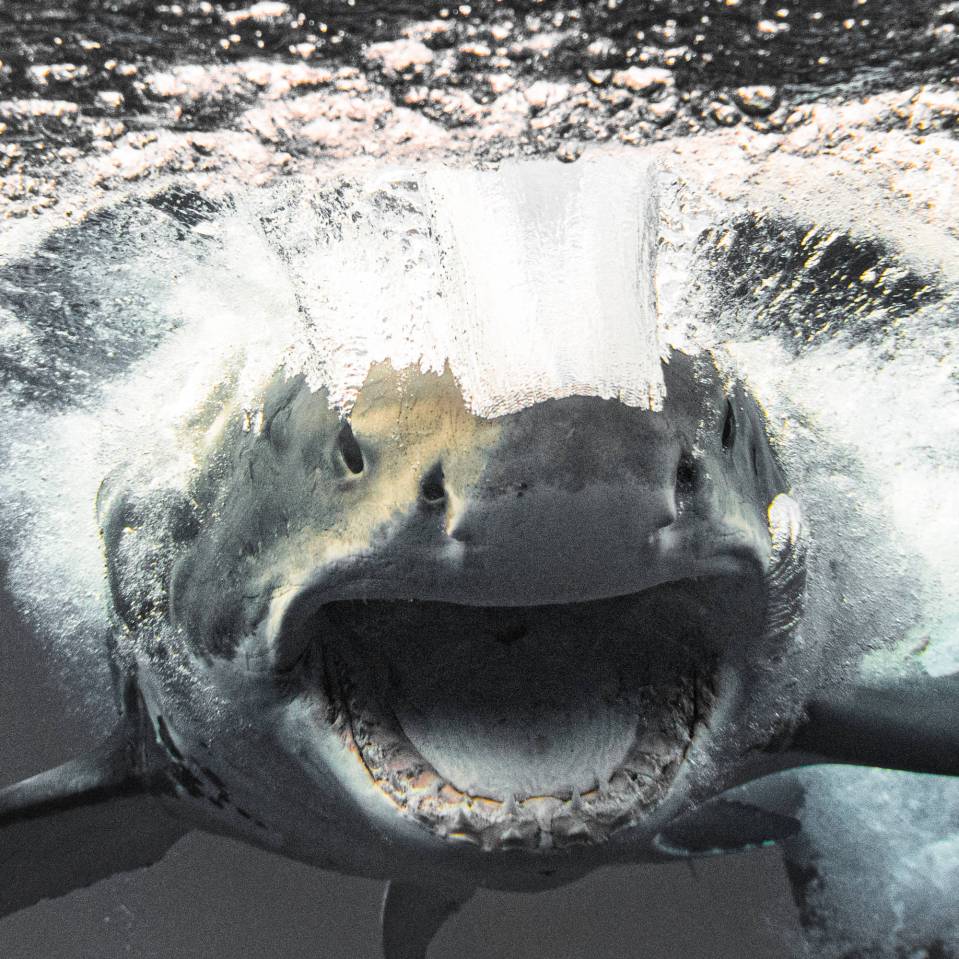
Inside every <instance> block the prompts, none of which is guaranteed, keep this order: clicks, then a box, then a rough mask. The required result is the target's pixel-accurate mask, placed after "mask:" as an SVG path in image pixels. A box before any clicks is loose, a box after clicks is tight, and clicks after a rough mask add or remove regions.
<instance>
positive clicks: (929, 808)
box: [0, 153, 959, 954]
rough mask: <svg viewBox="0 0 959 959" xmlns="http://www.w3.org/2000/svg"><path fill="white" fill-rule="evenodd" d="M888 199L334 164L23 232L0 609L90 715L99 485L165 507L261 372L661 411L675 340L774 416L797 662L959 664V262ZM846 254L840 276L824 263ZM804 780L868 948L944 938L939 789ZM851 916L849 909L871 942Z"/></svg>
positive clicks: (952, 861)
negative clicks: (800, 647) (138, 493)
mask: <svg viewBox="0 0 959 959" xmlns="http://www.w3.org/2000/svg"><path fill="white" fill-rule="evenodd" d="M724 162H725V161H724V157H723V155H722V154H721V153H720V154H717V156H715V157H714V158H713V164H714V167H721V166H722V165H723V163H724ZM713 172H714V171H713ZM824 182H825V181H824ZM824 189H826V187H825V186H824ZM162 192H163V191H162V190H161V191H160V194H162ZM881 198H882V194H881V192H880V190H879V187H878V186H877V187H876V193H875V194H874V195H871V196H870V195H867V194H863V195H862V197H861V199H862V206H863V208H864V210H865V209H867V208H868V212H869V217H866V215H865V213H864V215H863V220H862V221H856V220H850V221H849V222H846V223H845V224H843V223H835V222H826V220H827V218H828V217H827V214H826V213H824V212H823V208H825V207H829V204H828V203H827V202H825V201H820V202H819V203H816V204H812V203H811V202H807V201H806V200H805V199H804V198H802V197H792V196H789V195H784V196H783V197H782V198H780V200H779V201H778V202H777V203H776V204H773V203H772V201H770V200H769V194H768V192H767V193H766V194H762V195H761V196H760V198H759V199H751V198H750V196H749V195H746V196H739V197H735V198H730V197H726V196H724V195H723V194H722V191H720V190H718V189H716V188H715V187H714V186H712V185H711V184H710V181H709V178H708V177H707V176H706V175H705V173H704V171H703V170H701V169H700V168H699V159H698V158H697V160H696V162H687V163H685V165H684V161H683V160H682V158H674V159H672V160H670V159H668V158H667V159H663V158H662V157H653V156H652V155H651V156H650V157H648V158H647V157H645V156H644V157H642V158H639V159H637V155H636V154H630V156H629V158H626V157H622V156H618V155H616V154H606V155H603V156H601V157H597V158H595V159H590V158H589V156H587V157H586V158H584V159H583V160H581V161H579V162H577V163H576V164H573V165H570V166H563V165H560V164H557V163H555V162H552V161H536V162H530V163H525V164H523V163H512V164H508V165H503V166H501V167H500V168H498V169H494V170H454V169H446V168H435V169H425V170H399V169H393V168H390V169H384V170H382V171H380V172H373V173H370V172H366V173H364V174H363V175H362V176H360V175H356V174H354V173H352V172H351V171H350V170H349V169H345V170H343V171H342V172H340V173H337V174H335V175H334V174H331V175H329V176H326V177H325V178H317V179H311V180H296V181H290V182H286V183H282V184H280V185H278V186H273V187H270V188H264V189H262V190H248V189H247V190H242V191H238V192H236V193H235V194H233V195H229V196H227V195H224V196H222V197H221V198H219V199H218V200H216V201H215V202H212V203H209V202H204V203H203V204H198V201H197V199H196V198H195V197H193V198H191V197H190V196H185V197H184V198H182V200H181V201H178V202H177V203H172V202H167V201H163V202H159V201H156V197H154V198H153V199H150V198H148V197H145V196H133V195H131V196H130V197H129V198H128V199H127V200H126V201H124V202H120V203H118V204H116V205H115V207H114V208H112V209H111V210H107V211H104V212H103V214H102V217H101V218H100V219H99V220H98V219H96V218H95V217H94V218H91V219H90V220H88V221H87V222H85V223H81V224H79V225H77V226H73V227H69V228H67V227H65V226H63V225H62V224H57V225H56V226H55V227H51V231H50V233H49V235H48V236H47V239H46V240H44V239H43V238H42V237H41V238H38V236H37V234H36V233H31V234H30V236H29V243H26V242H25V243H24V245H23V246H22V248H21V249H20V251H19V252H18V251H16V250H15V249H14V248H13V244H10V246H8V248H7V249H8V254H7V255H6V257H5V258H4V259H3V260H2V261H0V282H2V284H3V285H2V287H0V289H2V290H3V291H5V292H7V293H8V294H10V295H9V297H8V300H9V302H8V305H7V306H6V307H5V308H4V309H3V310H2V311H0V353H2V356H3V358H4V359H3V360H2V362H3V363H4V364H5V365H4V371H5V372H6V373H7V375H8V381H9V384H10V385H9V388H8V390H7V391H6V393H5V395H4V397H3V398H2V400H0V402H2V408H3V412H4V419H5V421H6V423H7V429H6V430H5V431H4V436H3V439H2V440H0V445H2V451H3V457H4V469H3V471H2V474H0V527H2V533H3V539H4V551H5V553H6V555H8V556H9V574H8V575H9V582H10V587H11V589H12V592H13V593H14V595H15V597H16V599H17V601H18V603H19V604H20V605H21V607H22V608H23V609H24V610H25V611H26V613H27V614H28V615H29V616H30V617H31V618H32V620H33V621H34V622H35V623H36V624H37V626H38V628H39V630H40V632H41V634H42V635H43V636H44V637H45V642H46V643H47V648H48V650H49V654H50V656H51V657H52V658H54V659H55V660H56V661H57V662H58V663H59V664H61V665H62V668H63V670H64V672H65V673H69V674H72V678H73V681H75V682H76V683H77V684H78V685H83V686H86V687H87V688H88V689H89V690H90V698H91V703H92V704H94V705H97V704H99V706H100V708H102V709H107V708H108V703H106V702H105V696H104V688H105V686H104V684H105V677H106V659H105V645H104V642H105V636H106V633H107V631H108V629H109V619H108V613H107V597H106V586H105V574H104V565H103V558H102V552H101V546H100V541H99V532H98V529H97V521H96V515H95V502H96V497H97V492H98V489H99V488H100V485H101V483H102V482H103V480H104V479H105V478H107V477H109V476H110V475H111V474H113V473H114V472H115V471H116V470H119V469H125V468H127V464H130V463H133V464H134V469H133V470H132V472H131V474H130V475H135V476H136V477H137V478H138V481H139V482H141V483H143V484H145V485H148V486H154V487H156V488H167V487H180V488H182V486H183V485H184V484H185V483H186V482H187V480H188V478H189V476H190V474H191V472H192V471H193V470H194V469H195V468H196V465H197V463H198V461H199V459H200V458H201V457H202V456H203V455H204V451H205V450H206V449H207V448H208V446H209V444H210V443H211V442H212V441H213V439H214V438H215V436H216V433H217V430H218V421H217V417H218V411H219V410H221V409H224V408H226V407H227V406H229V405H231V404H239V405H240V406H241V407H242V408H244V409H246V410H247V415H248V419H249V423H250V428H254V429H255V428H256V422H257V417H256V414H257V408H258V404H259V402H260V392H261V390H262V387H263V384H264V382H265V380H266V379H267V378H268V377H269V376H270V375H271V374H272V373H273V372H274V371H275V370H277V369H278V368H280V367H283V368H285V369H286V370H287V372H288V373H289V374H290V375H295V374H299V373H302V374H304V375H305V376H306V378H307V380H308V382H309V383H310V384H311V385H312V386H313V387H314V388H317V389H318V388H321V387H322V388H324V389H326V390H328V392H329V396H330V402H331V403H332V404H333V405H335V406H337V407H339V408H340V409H342V410H343V411H344V412H348V411H349V408H350V404H351V402H352V399H353V398H354V397H355V395H356V393H357V391H358V390H359V388H360V387H361V386H362V383H363V381H364V379H365V378H366V376H367V374H368V372H369V370H370V368H371V366H372V365H374V364H377V363H384V362H389V363H391V364H392V365H393V366H394V367H395V368H397V369H404V368H408V367H417V368H420V369H423V370H431V371H434V372H437V373H439V372H442V371H443V370H444V368H446V367H447V366H448V367H449V368H450V370H451V371H452V373H453V374H454V376H455V377H456V378H457V380H458V382H459V384H460V386H461V388H462V390H463V394H464V397H465V399H466V400H467V402H468V403H469V405H470V406H471V408H472V409H473V410H474V411H475V412H476V413H477V414H478V415H481V416H497V415H502V414H505V413H508V412H511V411H514V410H517V409H522V408H523V407H525V406H528V405H530V404H531V403H534V402H538V401H540V400H544V399H548V398H550V397H561V396H568V395H591V396H601V397H618V398H619V399H621V400H622V401H623V402H625V403H628V404H630V405H636V406H641V407H648V408H652V409H656V408H658V407H659V406H660V404H661V402H662V399H663V389H664V388H663V377H662V368H661V363H662V362H663V359H664V357H665V356H667V355H668V351H669V349H670V348H671V347H672V346H676V345H681V346H682V347H683V348H685V349H688V350H691V351H695V350H703V349H711V350H714V351H715V354H716V356H717V358H718V359H719V360H720V362H722V363H724V364H726V365H727V366H728V368H729V369H730V371H731V372H736V373H737V374H739V375H743V376H745V378H746V379H747V380H748V382H749V383H750V384H751V386H752V388H753V389H754V390H755V391H756V393H757V395H758V397H759V398H760V400H761V401H762V403H763V405H764V407H765V409H766V411H767V414H768V416H769V426H770V432H771V434H772V437H773V440H774V443H775V445H776V447H777V450H778V452H779V454H780V456H781V458H782V460H783V463H784V466H785V468H786V471H787V473H788V475H789V476H790V478H791V481H792V483H793V485H794V495H795V497H796V498H797V500H798V501H799V502H800V503H801V505H802V508H803V510H804V513H805V515H806V519H807V522H808V525H809V527H810V529H811V530H812V535H813V539H814V549H813V555H812V558H811V561H810V562H811V579H810V586H809V613H808V616H807V623H806V627H805V629H804V633H803V636H802V637H801V641H802V642H805V643H807V644H808V645H809V647H810V649H815V648H821V649H822V650H823V653H822V657H823V660H824V664H825V666H826V667H829V668H832V669H836V670H838V671H844V670H845V671H855V670H856V669H859V668H861V669H862V670H863V671H865V672H866V673H868V674H869V675H870V676H871V677H889V676H892V675H896V674H899V673H903V672H907V671H917V672H918V671H922V670H925V671H927V672H929V673H932V674H935V675H946V674H950V673H953V672H956V671H959V359H957V357H959V334H957V326H959V323H957V316H959V314H957V311H956V295H957V283H956V278H955V274H954V273H953V274H950V273H949V272H948V271H946V270H944V269H943V267H942V264H943V263H944V262H945V263H948V262H950V260H949V258H950V256H952V257H956V256H957V247H959V240H957V239H956V238H955V236H954V235H953V234H952V233H950V232H949V231H948V230H946V229H942V230H941V232H940V234H939V236H940V241H941V242H940V244H939V248H938V249H937V251H936V252H937V256H936V258H935V262H933V263H930V261H929V259H928V258H927V257H925V255H924V254H923V252H922V251H921V250H919V251H918V252H917V250H916V247H915V244H912V243H911V239H912V237H913V236H914V231H913V230H912V229H911V226H910V224H909V223H908V222H907V221H905V220H903V221H901V222H900V221H897V219H896V218H895V217H890V218H889V221H888V222H885V223H880V224H877V223H876V222H875V220H876V217H875V215H874V211H875V209H876V206H877V204H881ZM840 199H841V200H842V202H840ZM847 200H848V197H844V198H839V199H837V202H836V203H835V204H834V205H833V208H834V209H839V208H842V209H844V210H845V209H848V208H849V204H848V202H846V201H847ZM197 210H199V212H196V211H197ZM867 220H868V223H867ZM771 223H772V224H774V226H775V228H774V229H773V228H772V227H770V224H771ZM817 229H818V230H819V233H818V234H817V233H816V232H815V231H816V230H817ZM930 229H931V228H930ZM67 232H68V233H69V243H67V244H61V245H57V244H56V242H53V241H55V240H56V238H57V236H58V235H59V234H62V233H67ZM927 234H928V230H927ZM817 236H818V237H820V239H816V237H817ZM810 237H811V238H810ZM843 244H845V246H843ZM837 249H842V250H845V251H846V252H845V253H844V254H843V256H845V257H846V258H847V259H849V258H858V260H857V262H860V261H861V265H860V266H859V267H857V270H856V271H855V272H854V273H850V274H849V275H846V274H845V273H843V272H842V269H841V267H839V266H837V267H835V268H834V267H833V266H830V267H828V269H827V268H826V267H824V266H823V264H824V263H827V262H829V260H828V258H829V256H831V255H833V254H834V253H835V251H836V250H837ZM830 251H832V252H830ZM841 259H842V258H841V257H840V260H841ZM11 291H12V292H11ZM65 326H69V328H70V329H71V330H72V331H73V332H72V333H71V334H70V336H65V335H60V334H58V333H57V332H56V331H57V330H58V329H60V330H62V329H63V328H65ZM809 662H810V666H811V668H813V667H815V657H813V656H812V655H810V658H809ZM860 662H862V664H863V665H862V666H861V667H860V665H859V664H860ZM804 775H805V776H806V777H807V778H808V780H809V782H810V784H814V785H815V790H811V792H813V791H815V796H816V799H815V800H814V801H812V802H810V804H809V807H808V810H807V814H806V828H807V830H808V832H809V834H810V835H811V836H812V837H813V838H814V839H816V841H817V842H819V843H820V844H821V846H822V847H823V848H824V849H825V850H827V852H826V853H824V858H823V868H824V869H832V870H833V871H834V874H835V875H836V876H837V877H839V878H837V881H839V880H840V878H843V880H844V881H849V882H855V881H856V877H855V875H854V873H855V872H856V868H858V867H856V866H855V863H863V862H866V863H869V864H870V868H871V869H872V870H873V873H872V876H871V878H870V881H869V883H868V884H866V885H863V886H861V889H862V890H863V897H862V902H863V903H865V902H866V901H867V900H868V902H872V903H880V904H881V905H880V906H877V907H876V908H880V910H886V911H887V912H888V913H889V915H891V916H893V918H894V920H895V921H894V922H893V923H892V926H890V925H889V924H888V923H887V924H886V926H884V927H883V928H893V929H894V931H893V932H891V933H888V936H892V937H893V938H892V939H889V940H888V943H887V945H888V944H889V943H892V946H890V948H894V946H895V939H894V937H895V935H897V934H898V933H896V932H895V930H896V929H900V928H905V927H907V926H908V925H909V924H910V923H911V924H912V927H915V928H919V929H920V930H921V931H922V930H926V931H928V935H929V936H930V937H940V938H941V937H943V936H948V935H952V936H955V934H956V933H955V929H954V928H952V930H951V931H950V926H949V924H948V923H946V922H945V921H944V920H943V919H942V917H943V916H946V915H949V914H950V913H951V911H952V910H954V905H955V903H954V894H953V893H952V892H951V890H954V888H955V880H956V876H955V872H956V862H957V855H959V854H957V851H956V843H957V842H959V838H957V837H959V823H957V821H956V810H957V809H959V790H957V788H956V785H955V784H953V783H948V782H943V781H939V780H934V779H928V778H923V777H914V776H905V775H892V774H890V773H884V772H879V771H875V772H873V771H843V772H838V773H836V772H831V771H814V772H809V773H806V774H804ZM847 841H851V843H852V848H853V849H854V850H858V852H854V853H848V852H844V851H843V850H845V849H848V848H849V846H848V845H847V846H843V845H842V843H843V842H847ZM857 856H858V858H856V857H857ZM873 877H874V878H873ZM851 902H852V900H847V901H846V902H845V904H844V905H843V906H841V911H842V915H841V916H840V917H839V918H840V920H841V922H842V924H843V927H844V928H846V929H851V930H852V932H851V933H850V935H853V936H855V935H859V934H860V933H861V936H862V937H863V938H862V941H863V942H865V941H867V932H868V931H866V930H859V932H856V929H855V924H856V922H857V921H865V920H864V919H863V918H862V917H863V915H864V913H863V909H864V908H865V906H862V904H860V905H861V906H862V907H861V908H858V907H856V906H855V903H853V904H850V903H851ZM837 908H840V907H837ZM857 917H858V918H857ZM897 923H898V925H896V924H897ZM917 924H918V926H917ZM884 935H887V934H886V933H884ZM823 950H824V953H823V954H827V953H826V947H825V946H823Z"/></svg>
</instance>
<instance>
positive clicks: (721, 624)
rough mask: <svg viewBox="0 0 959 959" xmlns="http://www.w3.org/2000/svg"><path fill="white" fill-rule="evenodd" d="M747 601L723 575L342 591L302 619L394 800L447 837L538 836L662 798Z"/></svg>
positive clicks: (548, 843) (552, 842)
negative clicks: (525, 598)
mask: <svg viewBox="0 0 959 959" xmlns="http://www.w3.org/2000/svg"><path fill="white" fill-rule="evenodd" d="M751 600H753V601H751ZM754 600H755V594H754V592H753V591H752V589H751V588H750V586H749V585H748V584H747V583H745V582H744V581H742V580H739V579H734V578H732V577H714V578H708V579H697V580H685V581H681V582H675V583H667V584H663V585H660V586H657V587H654V588H652V589H648V590H644V591H643V592H640V593H635V594H632V595H628V596H620V597H614V598H608V599H599V600H592V601H589V602H580V603H569V604H561V605H550V606H528V607H515V606H513V607H492V606H466V605H458V604H454V603H447V602H431V601H409V600H388V599H376V600H369V601H363V600H344V601H337V602H329V603H326V604H325V605H323V606H322V607H321V608H320V609H319V610H318V611H317V612H316V613H315V614H314V616H313V619H312V622H311V624H310V630H311V631H312V632H313V635H314V636H315V637H316V642H315V646H314V648H315V649H317V650H318V651H322V672H323V675H324V682H325V684H326V687H327V690H328V693H329V696H330V699H331V701H332V702H333V703H334V707H335V712H336V719H335V721H336V723H337V724H338V728H339V729H340V731H341V733H342V735H343V736H344V739H345V740H346V742H347V743H348V744H349V746H350V747H351V748H354V749H355V751H356V752H357V754H358V756H359V757H360V758H361V760H362V762H363V764H364V765H365V767H366V770H367V771H368V772H369V775H370V776H371V778H372V779H373V780H374V781H375V783H376V784H377V785H378V786H379V788H380V789H381V790H382V791H383V792H384V793H385V794H386V795H387V796H388V797H389V798H390V799H391V800H392V801H393V802H394V803H395V804H396V805H397V806H399V807H400V808H401V809H402V810H403V811H404V812H406V813H407V814H409V815H411V816H413V817H415V818H416V819H418V820H419V821H421V822H423V823H424V824H426V825H428V826H429V827H430V828H431V829H433V830H434V831H436V832H437V833H439V834H440V835H443V836H445V837H447V838H449V839H450V840H455V841H460V842H466V843H472V844H475V845H478V846H481V847H483V848H485V849H494V848H522V849H549V848H556V847H563V846H568V845H575V844H584V843H593V842H600V841H602V840H603V839H605V838H606V837H607V836H608V835H609V833H610V832H611V831H613V830H615V829H617V828H619V827H622V826H626V825H629V824H631V823H633V822H636V821H638V820H640V819H641V818H642V817H643V815H644V814H646V813H648V812H649V811H650V810H651V809H652V808H654V807H655V806H656V805H657V804H658V803H659V802H660V801H661V800H662V799H663V797H664V796H665V795H666V793H667V791H668V789H669V786H670V784H671V783H672V781H673V780H674V778H675V776H676V774H677V772H678V771H679V769H680V767H681V765H682V762H683V760H684V758H685V757H686V754H687V753H688V751H689V749H690V747H691V745H692V744H693V742H694V741H695V739H696V737H697V735H698V734H699V732H700V731H701V729H702V728H704V727H705V726H706V725H707V724H708V722H709V717H710V714H711V712H712V709H713V704H714V702H715V700H716V682H717V664H718V662H719V660H720V657H721V652H722V650H723V649H724V648H728V644H730V643H732V642H736V641H739V642H742V641H743V640H744V639H745V638H746V635H748V634H750V633H752V634H753V635H754V634H755V633H754V631H755V629H756V628H757V626H758V623H759V619H758V616H760V615H761V609H759V610H757V609H756V606H757V604H756V603H755V602H754ZM744 634H746V635H744Z"/></svg>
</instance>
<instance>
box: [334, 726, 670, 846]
mask: <svg viewBox="0 0 959 959" xmlns="http://www.w3.org/2000/svg"><path fill="white" fill-rule="evenodd" d="M353 715H354V716H356V715H357V713H355V712H354V713H353ZM350 734H351V738H352V739H353V742H354V743H355V744H356V747H357V749H358V750H359V753H360V755H361V756H362V759H363V763H364V765H365V766H366V768H367V770H368V771H369V773H370V776H371V777H372V778H373V780H374V782H375V783H376V784H377V786H378V787H379V788H380V789H381V790H382V791H383V792H384V793H385V794H386V795H387V796H389V797H390V798H391V799H392V800H393V802H394V803H396V805H397V806H398V807H399V808H400V809H401V810H402V811H403V812H404V813H405V814H406V815H408V816H410V817H412V818H414V819H416V820H418V821H420V822H422V823H424V824H426V825H428V826H429V827H430V828H431V829H432V830H433V831H435V832H437V833H438V834H439V835H441V836H443V837H445V838H447V839H449V840H450V841H451V842H457V843H463V844H467V845H472V846H477V847H480V848H482V849H485V850H493V849H525V850H537V849H539V850H548V849H554V848H559V849H562V848H567V847H571V846H578V845H589V844H595V843H599V842H602V841H604V840H605V839H606V838H607V837H608V836H609V834H610V833H611V832H613V831H614V830H615V829H618V828H622V827H624V826H627V825H629V824H630V823H631V822H633V821H634V820H635V818H636V817H637V816H638V815H639V814H641V812H642V811H643V810H644V809H648V808H650V807H651V806H653V805H655V804H656V803H657V802H658V801H659V800H660V799H661V798H662V796H663V794H664V793H665V790H666V786H667V784H668V783H669V782H670V781H671V779H672V773H673V770H674V768H675V767H676V766H677V765H678V763H679V762H680V761H681V758H682V754H683V752H684V747H685V746H686V742H683V741H681V740H680V741H677V742H676V743H675V744H673V745H672V748H670V749H669V750H668V751H667V752H666V755H665V756H664V755H663V753H659V754H658V755H657V756H656V757H655V758H654V757H653V756H651V755H647V754H638V755H637V756H636V757H635V758H634V759H633V761H632V762H630V763H629V765H627V766H624V767H623V768H621V769H619V770H618V771H617V772H616V773H615V774H614V775H613V776H612V778H611V779H610V781H609V783H608V784H607V785H605V786H604V787H602V788H601V789H594V790H592V791H591V792H588V793H585V794H583V795H582V796H580V795H578V794H576V793H574V794H572V795H571V796H569V797H566V798H563V797H560V796H533V797H529V798H526V799H522V800H517V799H511V800H507V801H505V802H503V801H500V800H495V799H490V798H486V797H482V796H471V795H469V794H467V793H464V792H461V791H460V790H458V789H457V788H456V787H455V786H453V785H452V784H451V783H449V782H447V781H446V780H444V779H443V778H442V777H441V776H439V774H438V773H436V772H435V770H433V769H432V768H431V767H430V766H429V765H428V764H426V763H425V762H424V761H423V760H422V759H419V758H417V757H414V756H412V755H411V754H410V747H409V746H407V745H406V743H405V742H404V741H403V740H402V739H401V738H400V737H399V736H397V735H396V733H395V732H394V731H392V730H387V729H385V728H384V727H383V726H382V725H380V724H376V725H375V727H372V728H371V727H370V725H369V724H368V723H366V722H357V721H355V720H354V721H353V722H351V723H350Z"/></svg>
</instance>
